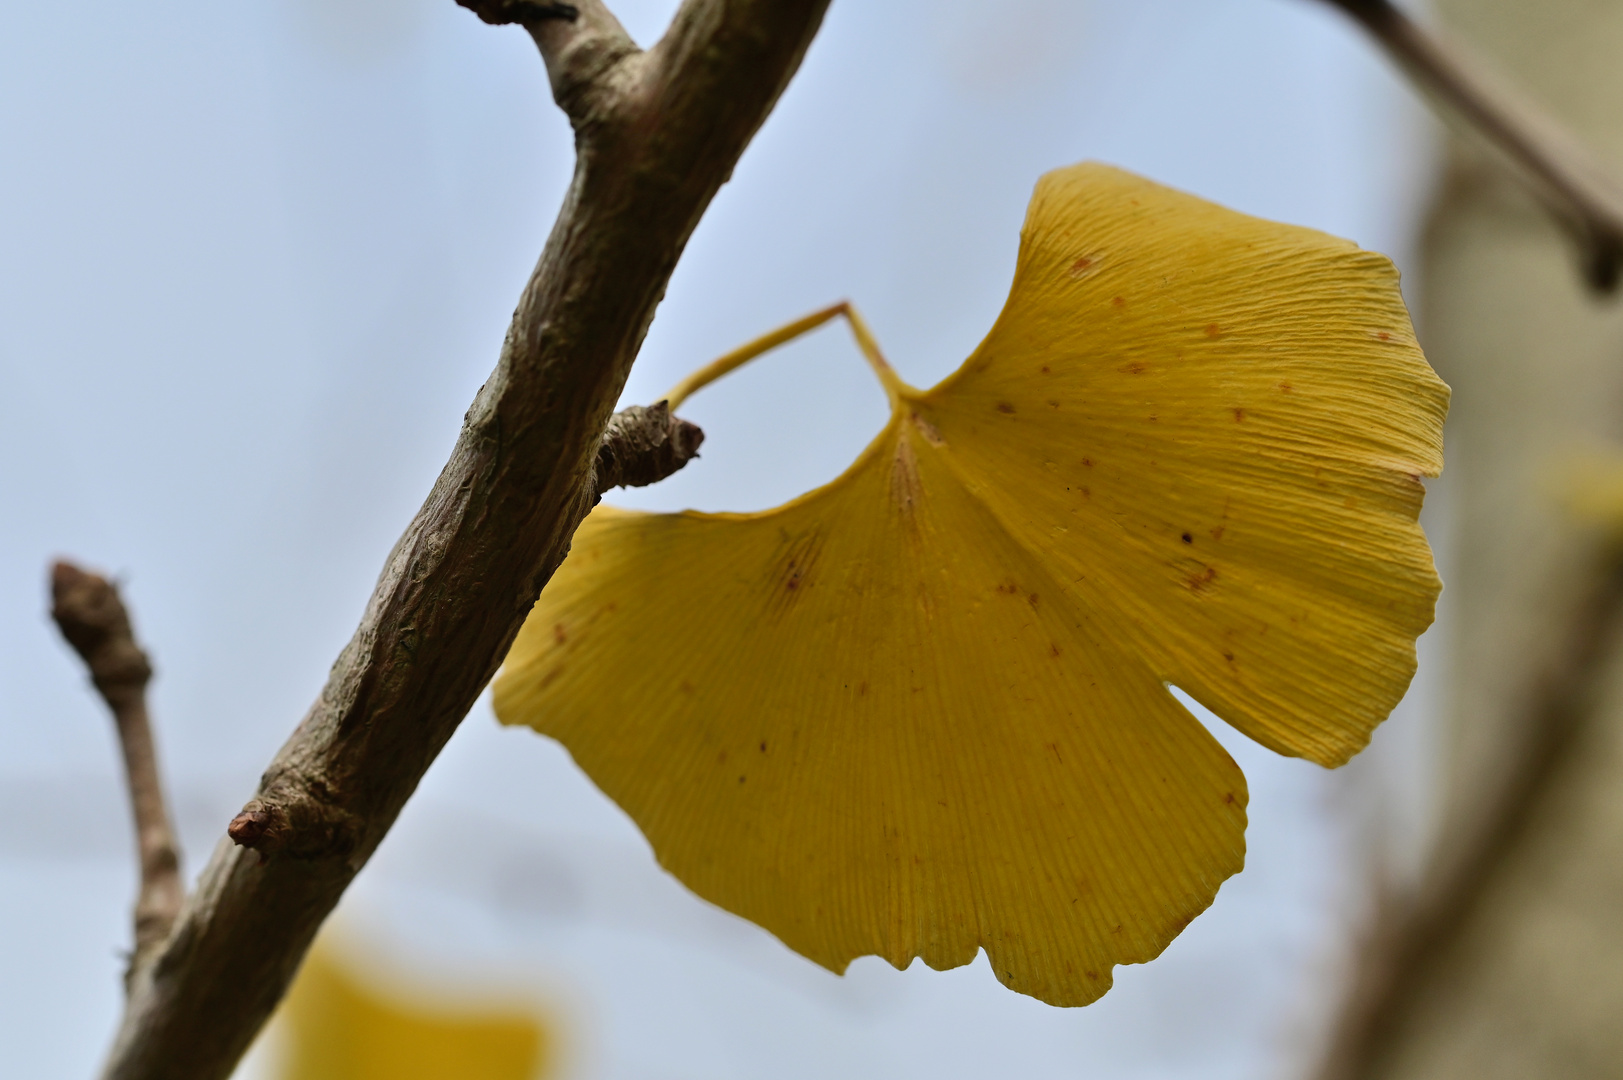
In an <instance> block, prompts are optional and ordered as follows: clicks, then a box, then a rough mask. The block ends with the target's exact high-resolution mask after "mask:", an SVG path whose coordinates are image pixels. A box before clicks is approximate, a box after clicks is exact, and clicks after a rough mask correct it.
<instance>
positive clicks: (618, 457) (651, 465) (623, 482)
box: [594, 401, 704, 499]
mask: <svg viewBox="0 0 1623 1080" xmlns="http://www.w3.org/2000/svg"><path fill="white" fill-rule="evenodd" d="M703 442H704V432H703V431H701V430H700V429H699V426H698V425H697V424H690V423H689V422H688V421H686V420H683V419H681V418H680V417H675V416H672V415H671V410H670V406H669V405H667V404H666V403H665V402H663V401H658V402H655V403H654V404H652V405H648V406H643V405H633V406H631V407H630V408H629V409H621V410H620V411H619V412H617V413H615V414H614V415H613V416H611V417H609V423H608V426H607V427H606V428H604V429H603V441H602V442H601V443H599V444H598V447H597V468H596V473H595V476H594V480H595V482H596V488H597V497H598V498H599V499H601V498H602V497H603V494H604V492H606V491H608V490H609V489H611V488H617V487H647V486H648V485H649V484H657V483H658V482H659V481H661V480H663V479H665V478H666V477H667V476H670V475H671V474H672V473H674V472H676V471H677V470H678V469H680V468H682V466H684V465H686V464H687V463H688V462H690V461H692V460H693V459H694V458H696V457H698V456H699V445H700V444H701V443H703Z"/></svg>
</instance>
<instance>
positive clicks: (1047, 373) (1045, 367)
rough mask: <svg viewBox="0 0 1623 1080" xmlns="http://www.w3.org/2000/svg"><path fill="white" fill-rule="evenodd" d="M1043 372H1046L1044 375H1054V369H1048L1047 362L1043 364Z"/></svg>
mask: <svg viewBox="0 0 1623 1080" xmlns="http://www.w3.org/2000/svg"><path fill="white" fill-rule="evenodd" d="M1042 373H1043V374H1044V375H1052V374H1053V372H1052V371H1049V370H1048V365H1047V364H1044V365H1043V366H1042Z"/></svg>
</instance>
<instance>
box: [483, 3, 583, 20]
mask: <svg viewBox="0 0 1623 1080" xmlns="http://www.w3.org/2000/svg"><path fill="white" fill-rule="evenodd" d="M456 2H457V4H458V5H459V6H461V7H465V8H467V9H468V10H469V11H471V12H473V13H474V14H475V15H477V16H479V18H480V19H481V20H482V21H483V22H487V23H489V24H490V25H491V26H506V25H508V24H510V23H519V24H521V25H524V24H529V23H535V22H541V21H543V20H545V19H561V20H563V21H564V22H574V21H575V20H576V19H578V18H580V8H578V7H576V6H575V5H574V4H551V3H543V2H541V0H456Z"/></svg>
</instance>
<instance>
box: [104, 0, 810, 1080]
mask: <svg viewBox="0 0 1623 1080" xmlns="http://www.w3.org/2000/svg"><path fill="white" fill-rule="evenodd" d="M826 5H827V0H687V2H686V3H684V4H683V6H682V7H681V9H680V10H679V11H678V13H677V15H676V17H675V19H674V21H673V23H672V25H671V27H670V29H669V30H668V32H667V33H666V35H665V37H664V38H663V39H662V40H661V41H660V42H659V44H658V45H656V46H655V47H654V48H652V49H650V50H649V51H647V52H642V51H640V50H639V49H638V48H637V47H636V45H635V44H634V43H633V42H632V41H631V40H630V38H628V37H627V36H626V34H625V33H624V31H623V30H622V29H621V28H620V26H619V24H618V22H616V21H615V19H614V17H613V16H612V15H611V14H610V13H609V12H608V10H607V9H606V8H605V7H604V6H603V5H602V4H601V3H599V2H597V0H585V2H582V3H579V4H578V5H575V14H574V17H573V18H570V17H567V16H565V15H563V14H561V13H560V12H558V11H556V10H549V11H547V12H544V13H538V12H536V11H535V10H533V9H536V8H548V9H558V8H561V7H563V6H564V5H533V4H532V5H526V4H484V5H475V6H476V7H479V8H485V7H489V8H492V9H495V8H501V9H502V10H501V11H494V10H493V11H492V12H490V13H487V12H485V11H483V10H480V12H479V13H480V14H482V15H484V14H494V15H495V16H496V17H498V18H499V19H503V20H505V19H506V18H507V16H509V15H512V16H514V17H515V18H517V19H518V20H519V21H524V22H525V25H526V29H527V30H528V31H529V32H530V33H531V35H532V36H533V37H534V38H535V40H536V42H537V44H538V45H539V46H540V49H541V52H542V55H543V57H544V58H545V61H546V64H547V71H548V75H549V78H550V81H551V85H552V90H553V94H554V97H555V99H556V100H557V102H558V104H559V105H560V106H561V107H562V108H563V109H564V111H565V112H566V113H567V114H568V116H569V118H570V120H571V122H572V124H573V127H574V130H575V142H576V150H577V162H576V168H575V174H574V179H573V181H572V183H571V185H570V188H569V192H568V194H567V196H566V198H565V201H564V205H563V208H562V210H561V211H560V213H559V216H558V219H557V222H556V224H555V225H554V227H553V230H552V233H551V235H550V237H549V238H548V240H547V244H546V248H545V250H544V251H543V253H542V255H541V259H540V262H539V264H538V265H537V267H536V269H535V272H534V274H533V275H532V277H531V279H530V281H529V283H528V285H527V286H526V287H525V289H524V292H523V295H522V296H521V297H520V300H519V304H518V309H517V311H516V312H515V313H514V316H513V322H512V325H511V327H510V329H509V331H508V334H507V339H506V342H505V344H504V346H503V349H502V354H501V357H500V360H499V362H498V363H497V366H496V369H495V371H494V372H493V373H492V375H491V376H490V378H489V380H488V381H487V382H486V383H485V385H484V387H483V388H482V389H481V390H480V392H479V395H478V397H477V398H476V399H475V400H474V402H473V405H472V407H471V408H470V409H469V410H468V413H467V416H466V419H465V420H464V423H463V428H462V432H461V434H460V436H459V438H458V440H457V444H456V447H455V449H454V451H453V452H452V455H451V459H450V461H449V462H448V463H447V465H446V466H445V469H444V471H443V472H442V473H441V474H440V477H439V480H438V481H437V482H436V484H435V485H434V488H433V490H432V491H431V492H430V493H429V496H428V499H427V501H426V502H425V503H424V504H423V507H422V509H421V510H420V511H419V512H418V514H417V516H416V517H415V519H414V520H413V521H412V522H411V524H410V525H409V526H408V527H407V529H406V531H405V533H404V535H403V536H402V537H401V538H400V540H399V542H398V543H397V544H396V545H395V548H394V550H393V552H392V553H391V554H390V556H389V558H388V560H387V562H386V564H385V566H384V568H383V572H382V574H381V576H380V577H379V579H378V583H377V586H376V589H375V591H374V592H373V594H372V598H371V600H370V601H369V603H368V606H367V609H366V613H365V616H364V618H363V619H362V622H361V625H360V627H359V628H358V629H357V630H356V632H355V636H354V637H353V638H352V639H351V641H350V643H349V644H348V645H347V646H346V647H345V649H344V650H343V652H342V653H341V654H340V656H339V657H338V660H337V662H336V663H335V664H334V665H333V669H332V673H331V676H330V678H329V679H328V682H327V685H326V686H325V687H324V688H323V689H322V691H321V693H320V695H319V697H318V698H317V699H316V702H315V704H314V705H313V706H312V707H311V709H310V711H309V713H308V714H307V715H306V716H305V718H304V720H303V721H302V722H301V723H300V724H299V726H298V728H297V730H295V731H294V733H293V735H292V736H291V737H290V738H289V739H288V741H287V743H286V744H285V745H284V746H283V747H282V749H281V751H280V752H279V753H278V754H277V756H276V758H275V760H273V761H272V762H271V763H270V765H269V766H268V767H267V769H266V770H265V774H264V777H263V779H262V781H261V784H260V787H259V791H258V792H257V794H256V796H255V798H254V799H253V800H252V801H251V802H250V803H249V804H248V806H247V807H246V808H245V812H246V813H248V814H249V815H254V814H264V815H266V818H265V820H264V821H262V822H260V824H261V825H264V826H270V827H266V828H264V829H263V830H262V832H261V837H260V838H261V839H263V838H264V836H267V835H270V834H272V833H274V834H275V835H276V842H275V843H274V845H267V844H264V843H260V844H258V845H257V846H258V847H260V848H261V849H262V850H252V849H249V848H246V847H240V846H238V845H237V844H236V843H235V842H233V840H232V839H230V838H229V837H225V836H222V838H221V840H220V843H219V845H218V846H217V847H216V849H215V851H214V853H213V857H212V858H211V860H210V862H209V864H208V866H207V868H206V869H205V870H204V871H203V874H202V876H201V878H200V880H199V882H198V885H197V888H196V890H195V891H194V892H193V894H192V895H191V897H190V898H189V899H188V901H187V903H186V906H185V908H184V910H183V911H182V912H181V914H180V917H179V918H178V920H177V921H176V923H175V925H174V928H173V929H172V931H171V932H170V934H169V935H168V937H167V938H166V939H165V940H164V941H163V942H162V943H161V944H160V946H159V947H158V948H157V949H155V950H154V952H153V955H152V956H151V957H150V958H148V959H146V960H145V961H144V962H143V963H142V964H140V965H139V966H138V967H137V969H136V970H135V971H134V972H133V977H132V980H131V993H130V997H129V1001H128V1005H127V1010H126V1013H125V1016H124V1019H123V1022H122V1024H121V1026H120V1029H119V1031H118V1034H117V1037H116V1039H115V1042H114V1045H113V1048H112V1051H111V1055H110V1057H109V1059H108V1062H107V1065H106V1069H105V1072H104V1075H105V1076H106V1077H109V1078H117V1080H138V1078H139V1080H157V1078H165V1080H180V1078H185V1080H224V1078H225V1077H227V1076H229V1075H230V1073H231V1071H232V1069H233V1068H234V1067H235V1065H236V1062H237V1060H238V1059H239V1058H240V1057H241V1055H242V1053H243V1052H244V1051H245V1050H246V1048H247V1047H248V1045H249V1043H250V1042H251V1040H252V1039H253V1037H254V1035H255V1033H256V1032H257V1031H258V1030H259V1028H260V1026H261V1025H262V1024H263V1022H264V1021H265V1019H266V1018H267V1017H268V1016H269V1015H270V1013H271V1010H272V1009H273V1008H274V1007H275V1005H276V1003H277V1001H278V1000H279V999H280V997H281V995H282V993H283V991H284V990H285V989H286V987H287V984H288V982H289V980H290V979H291V978H292V976H293V973H294V971H295V970H296V969H297V967H298V964H299V961H300V959H301V958H302V957H303V955H304V952H305V949H306V948H307V947H308V945H309V943H310V941H311V939H312V938H313V936H314V935H315V932H316V930H317V928H318V927H319V926H320V924H321V922H322V920H323V919H324V918H325V917H326V915H327V913H328V912H329V911H331V910H332V908H333V906H334V904H336V903H337V901H338V898H339V896H340V895H341V894H342V893H343V891H344V889H345V888H346V887H347V886H348V884H349V882H350V881H351V880H352V879H353V878H354V876H355V874H356V873H357V872H358V871H359V870H360V868H361V867H362V866H363V865H364V864H365V863H366V861H367V859H368V858H369V857H370V855H371V854H372V852H373V850H375V849H376V847H377V845H378V843H379V841H380V840H382V838H383V836H384V834H385V833H386V832H387V831H388V829H389V827H390V825H391V824H392V823H393V822H394V820H395V817H396V815H397V814H398V813H399V812H400V809H401V807H402V805H404V803H405V801H406V799H407V798H408V797H409V796H410V795H411V793H412V791H413V790H414V789H415V787H416V785H417V782H418V780H419V779H420V778H421V777H422V775H423V773H424V771H425V770H426V769H427V768H428V766H429V764H430V762H432V761H433V759H434V757H435V755H437V754H438V753H439V751H440V749H441V747H443V746H444V744H445V742H446V740H447V739H449V738H450V736H451V733H452V732H453V731H454V730H455V729H456V726H457V724H458V723H459V722H460V721H461V720H462V717H463V716H464V715H465V714H466V713H467V711H468V709H469V707H470V706H471V705H472V704H473V702H474V700H475V699H476V698H477V697H478V695H479V692H480V691H481V689H482V688H483V687H484V685H485V683H486V682H488V681H489V679H490V677H491V675H492V674H493V673H494V672H495V670H496V667H497V666H498V665H499V664H500V662H501V660H502V657H503V656H504V655H505V654H506V652H507V649H508V646H509V645H510V644H511V643H512V640H513V638H514V636H515V635H516V634H517V633H518V629H519V627H520V625H522V623H523V621H524V617H525V615H526V614H527V612H528V611H529V609H530V607H531V605H532V604H533V603H534V602H535V599H536V597H537V596H538V595H539V593H540V591H541V588H542V586H543V585H544V584H545V583H546V581H547V579H548V578H549V577H550V576H551V575H552V573H553V571H554V570H555V569H556V568H557V566H558V564H559V562H561V561H562V559H563V557H564V555H565V554H566V553H567V551H568V548H569V541H570V537H571V536H572V535H573V533H574V530H575V527H576V526H577V525H578V524H579V523H580V520H581V518H582V517H583V516H584V515H585V513H586V512H587V510H588V509H589V508H590V507H591V505H592V503H593V502H594V501H595V500H596V498H597V495H598V490H597V482H596V478H595V471H596V465H597V461H598V454H599V447H600V437H601V436H602V434H603V432H604V429H605V424H606V422H607V421H608V419H609V414H610V412H611V411H612V409H613V404H614V401H615V399H616V398H617V397H618V395H619V393H620V390H621V388H622V387H623V385H624V382H625V379H626V376H627V374H628V372H629V371H630V367H631V362H632V360H633V358H634V357H635V356H636V353H637V350H638V348H639V347H640V345H641V343H642V339H643V336H644V334H645V333H646V331H647V329H648V325H649V322H650V321H651V320H652V318H653V314H654V309H655V306H656V305H657V304H658V302H659V300H660V298H661V296H662V295H663V292H664V289H665V286H666V282H667V281H668V280H669V277H670V274H671V271H672V270H673V269H674V267H675V265H676V261H677V258H678V257H679V255H680V254H681V252H682V248H683V246H684V244H685V243H686V241H687V239H688V237H689V235H690V234H691V233H692V231H693V228H694V226H695V225H696V224H697V223H698V221H699V217H700V215H701V214H702V213H703V212H704V210H705V208H706V206H708V204H709V202H710V199H711V198H712V196H714V194H715V192H716V190H717V189H718V188H719V187H720V186H721V184H722V183H724V182H725V181H726V179H727V178H728V176H729V175H730V174H731V172H732V169H733V166H734V164H735V163H736V162H737V160H738V157H739V155H740V154H741V153H742V152H743V150H744V147H745V146H746V145H747V144H748V142H749V140H750V138H751V136H752V135H753V134H754V132H755V131H756V129H757V128H758V127H759V126H760V124H761V122H762V121H763V120H764V119H765V118H766V116H767V114H768V112H769V111H770V110H771V107H772V105H773V104H774V102H775V101H776V99H777V97H778V95H779V93H780V92H781V91H782V90H783V87H784V86H785V84H786V83H787V82H788V80H789V78H790V76H791V75H792V74H793V72H794V70H795V69H796V67H797V66H798V64H799V62H800V59H801V57H802V56H803V54H804V52H805V49H806V47H807V45H808V44H809V42H810V41H811V38H812V36H813V35H814V34H815V32H816V30H817V27H818V24H819V22H820V20H821V18H822V14H823V11H824V8H825V7H826ZM526 19H527V20H528V21H526ZM238 820H239V821H242V820H243V819H242V818H240V817H239V819H238ZM250 820H252V818H251V817H250ZM237 831H238V832H239V833H243V832H244V829H243V828H242V827H239V828H238V829H237ZM251 832H252V830H251V829H249V830H247V833H251ZM247 833H245V835H247Z"/></svg>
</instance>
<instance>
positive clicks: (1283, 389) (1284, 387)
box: [1279, 380, 1291, 394]
mask: <svg viewBox="0 0 1623 1080" xmlns="http://www.w3.org/2000/svg"><path fill="white" fill-rule="evenodd" d="M1279 392H1280V393H1281V394H1288V393H1290V392H1291V384H1290V382H1289V381H1288V380H1287V381H1285V382H1282V383H1280V384H1279Z"/></svg>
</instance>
